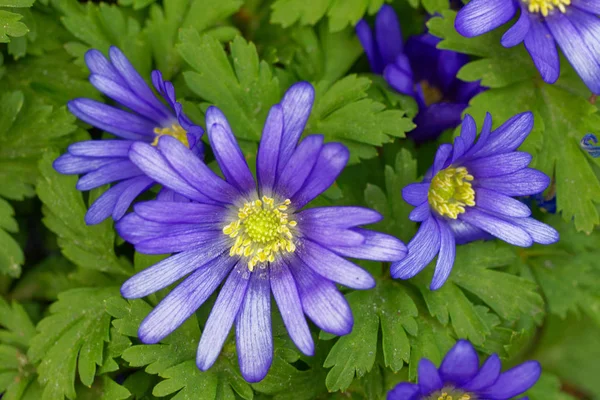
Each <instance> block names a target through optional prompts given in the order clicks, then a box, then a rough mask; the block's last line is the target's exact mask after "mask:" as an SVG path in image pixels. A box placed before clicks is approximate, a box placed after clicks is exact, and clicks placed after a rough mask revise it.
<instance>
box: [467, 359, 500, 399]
mask: <svg viewBox="0 0 600 400" xmlns="http://www.w3.org/2000/svg"><path fill="white" fill-rule="evenodd" d="M501 370H502V363H501V362H500V357H498V355H497V354H492V355H491V356H490V357H489V358H488V359H487V360H485V363H483V365H482V366H481V369H480V370H479V372H477V375H475V376H474V377H473V379H471V380H470V381H469V382H467V383H465V384H464V385H462V388H463V389H465V390H468V391H470V392H478V391H480V390H483V389H485V388H487V387H488V386H491V385H493V384H494V382H496V380H497V379H498V377H499V376H500V371H501Z"/></svg>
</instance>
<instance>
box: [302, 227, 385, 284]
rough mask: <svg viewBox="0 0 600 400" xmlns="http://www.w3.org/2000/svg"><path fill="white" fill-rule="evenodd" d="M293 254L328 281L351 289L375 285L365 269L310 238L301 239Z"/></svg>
mask: <svg viewBox="0 0 600 400" xmlns="http://www.w3.org/2000/svg"><path fill="white" fill-rule="evenodd" d="M295 254H296V256H298V257H299V258H300V259H301V260H302V261H303V262H304V263H305V264H306V265H307V266H309V267H310V268H312V270H313V271H315V272H316V273H317V274H319V275H321V276H322V277H324V278H326V279H328V280H330V281H333V282H336V283H339V284H340V285H344V286H347V287H349V288H352V289H372V288H373V287H375V279H373V277H372V276H371V274H369V273H368V272H367V271H365V270H364V269H362V268H361V267H359V266H358V265H356V264H354V263H351V262H350V261H348V260H346V259H344V258H342V257H340V256H338V255H337V254H335V253H333V252H331V251H329V250H327V249H326V248H324V247H322V246H320V245H318V244H317V243H314V242H312V241H310V240H306V239H305V240H303V241H302V243H301V244H300V245H299V246H298V248H297V249H296V253H295Z"/></svg>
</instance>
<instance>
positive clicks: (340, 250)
mask: <svg viewBox="0 0 600 400" xmlns="http://www.w3.org/2000/svg"><path fill="white" fill-rule="evenodd" d="M355 230H356V231H357V232H358V233H360V234H361V235H362V236H363V237H364V239H365V241H364V242H363V243H362V244H360V245H358V246H327V247H328V248H329V249H330V250H332V251H334V252H336V253H337V254H339V255H341V256H342V257H351V258H359V259H362V260H373V261H397V260H401V259H403V258H404V257H406V253H407V252H408V250H407V249H406V246H405V245H404V243H402V242H401V241H400V240H398V239H396V238H395V237H393V236H390V235H386V234H385V233H379V232H374V231H369V230H366V229H360V228H355Z"/></svg>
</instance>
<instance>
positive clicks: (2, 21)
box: [0, 10, 29, 43]
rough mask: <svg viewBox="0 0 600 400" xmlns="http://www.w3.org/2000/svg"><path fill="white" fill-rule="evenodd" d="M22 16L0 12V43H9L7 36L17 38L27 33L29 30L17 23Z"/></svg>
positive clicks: (22, 24)
mask: <svg viewBox="0 0 600 400" xmlns="http://www.w3.org/2000/svg"><path fill="white" fill-rule="evenodd" d="M21 18H23V16H22V15H20V14H17V13H12V12H8V11H4V10H0V43H8V42H10V39H9V36H12V37H15V38H18V37H20V36H23V35H25V34H27V32H29V28H27V26H26V25H25V24H24V23H22V22H19V21H20V20H21Z"/></svg>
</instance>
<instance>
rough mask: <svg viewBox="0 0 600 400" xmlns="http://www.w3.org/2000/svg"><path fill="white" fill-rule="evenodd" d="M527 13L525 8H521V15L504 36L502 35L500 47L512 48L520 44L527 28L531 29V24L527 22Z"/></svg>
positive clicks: (527, 30)
mask: <svg viewBox="0 0 600 400" xmlns="http://www.w3.org/2000/svg"><path fill="white" fill-rule="evenodd" d="M528 14H529V13H528V12H527V11H526V10H525V8H521V15H520V16H519V19H518V20H517V22H516V23H515V24H514V25H513V26H511V27H510V29H509V30H507V31H506V32H505V33H504V35H502V40H501V41H500V43H502V46H504V47H513V46H516V45H518V44H519V43H521V42H522V41H523V40H524V39H525V36H526V35H527V32H529V28H530V27H531V22H530V20H529V15H528Z"/></svg>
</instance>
